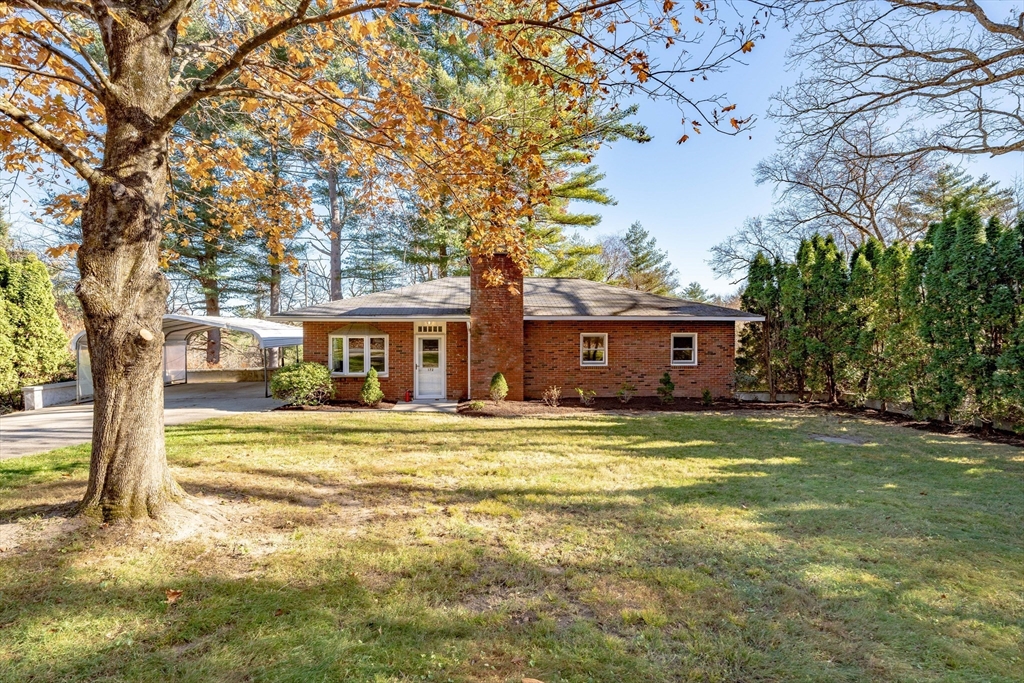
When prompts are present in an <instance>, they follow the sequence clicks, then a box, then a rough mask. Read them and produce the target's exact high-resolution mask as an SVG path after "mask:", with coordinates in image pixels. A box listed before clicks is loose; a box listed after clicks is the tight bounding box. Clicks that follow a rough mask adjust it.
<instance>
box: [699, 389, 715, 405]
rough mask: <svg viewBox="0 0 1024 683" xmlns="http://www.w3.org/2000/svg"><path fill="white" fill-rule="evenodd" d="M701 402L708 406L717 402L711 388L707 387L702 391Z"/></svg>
mask: <svg viewBox="0 0 1024 683" xmlns="http://www.w3.org/2000/svg"><path fill="white" fill-rule="evenodd" d="M700 402H701V403H703V404H704V405H706V406H709V405H711V404H713V403H714V402H715V398H714V397H713V396H712V395H711V390H710V389H705V390H704V391H702V392H700Z"/></svg>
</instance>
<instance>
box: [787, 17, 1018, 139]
mask: <svg viewBox="0 0 1024 683" xmlns="http://www.w3.org/2000/svg"><path fill="white" fill-rule="evenodd" d="M775 6H776V7H777V8H779V9H782V10H784V11H785V12H786V14H787V15H788V19H790V20H791V21H795V22H796V23H797V24H798V25H799V27H800V30H799V33H798V35H797V36H796V39H795V40H794V41H793V47H792V48H791V50H790V54H789V57H790V62H791V65H792V66H794V67H795V68H799V69H800V70H801V71H802V72H803V73H802V75H801V77H800V79H799V80H798V81H797V83H796V84H795V85H794V86H792V87H790V88H786V89H784V90H782V91H781V92H780V93H779V94H778V95H777V96H776V101H777V106H776V108H775V109H774V111H773V114H774V115H775V116H776V117H778V118H780V119H782V120H783V122H784V125H785V127H786V128H787V129H788V131H789V135H790V137H791V139H793V140H801V139H803V140H806V139H809V138H825V139H831V138H832V137H833V136H834V135H835V134H836V133H837V131H841V130H843V129H844V128H845V127H847V126H848V125H849V124H850V123H851V122H854V121H856V120H857V119H859V118H861V117H863V116H865V115H869V116H872V117H880V118H881V119H882V120H885V121H887V122H889V123H890V124H891V125H892V126H893V130H894V131H895V130H898V131H899V132H900V133H901V137H900V139H901V141H902V142H903V143H904V144H902V145H901V146H899V147H894V148H893V149H892V150H890V151H889V154H891V155H896V154H909V155H919V154H921V153H922V152H929V151H935V152H948V153H953V154H993V155H996V154H1007V153H1009V152H1020V151H1024V113H1022V112H1024V107H1022V99H1021V98H1022V97H1024V12H1022V11H1021V9H1022V8H1021V6H1020V5H1019V4H1018V3H1001V2H996V3H986V6H985V7H983V6H982V4H981V3H979V2H977V1H976V0H887V1H885V2H864V1H863V0H811V1H809V2H808V1H807V0H780V2H778V3H776V5H775Z"/></svg>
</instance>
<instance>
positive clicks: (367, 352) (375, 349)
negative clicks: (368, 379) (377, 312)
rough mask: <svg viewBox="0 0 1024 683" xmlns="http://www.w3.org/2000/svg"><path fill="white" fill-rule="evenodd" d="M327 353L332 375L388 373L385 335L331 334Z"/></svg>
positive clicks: (386, 339)
mask: <svg viewBox="0 0 1024 683" xmlns="http://www.w3.org/2000/svg"><path fill="white" fill-rule="evenodd" d="M329 355H330V358H329V365H330V368H331V374H334V375H365V374H366V373H367V372H369V370H370V368H373V369H374V370H376V371H377V374H378V375H387V374H388V338H387V335H331V337H330V354H329Z"/></svg>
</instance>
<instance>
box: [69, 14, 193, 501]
mask: <svg viewBox="0 0 1024 683" xmlns="http://www.w3.org/2000/svg"><path fill="white" fill-rule="evenodd" d="M120 17H121V18H120V19H119V21H116V22H115V21H110V22H109V23H108V24H107V25H106V26H105V27H104V29H105V30H104V36H103V38H104V41H105V42H106V43H107V53H108V55H110V61H111V64H110V69H111V80H112V82H113V83H114V85H115V87H117V88H119V90H120V92H121V93H122V98H121V99H120V103H117V102H108V103H107V104H106V106H107V110H106V115H107V130H106V140H105V154H104V159H103V168H104V170H105V171H106V176H105V177H104V179H102V180H100V181H96V182H93V183H91V184H90V187H89V197H88V199H87V201H86V203H85V206H84V207H83V212H82V238H83V239H82V245H81V248H80V249H79V251H78V267H79V270H80V271H81V275H82V279H81V282H80V283H79V285H78V290H77V293H78V298H79V299H80V300H81V302H82V308H83V310H84V312H85V328H86V331H87V333H88V335H89V352H90V355H91V359H92V371H93V384H94V387H95V396H94V417H93V438H92V460H91V463H90V469H89V484H88V488H87V490H86V494H85V498H84V499H83V501H82V506H81V509H82V511H83V512H86V513H94V514H96V513H98V514H99V515H101V516H102V518H103V519H105V520H107V521H115V520H120V519H134V518H140V517H158V516H160V514H161V512H162V511H164V510H165V509H166V507H167V506H168V504H170V503H173V502H175V501H178V500H180V499H181V498H183V497H184V495H185V494H184V492H183V491H182V490H181V488H180V487H179V486H178V485H177V484H176V483H175V482H174V480H173V478H172V477H171V474H170V470H169V469H168V467H167V458H166V454H165V451H164V420H163V394H164V387H163V341H164V337H163V333H162V331H161V329H162V320H163V313H164V309H165V306H166V301H167V294H168V292H169V287H168V284H167V280H166V279H165V278H164V276H163V274H162V273H161V272H160V263H159V256H160V238H161V236H162V234H163V226H162V221H161V218H162V213H163V209H164V202H165V200H166V197H167V190H168V187H167V185H168V172H167V157H166V139H165V138H163V137H162V136H154V137H155V138H156V139H147V135H146V134H147V133H148V132H150V130H151V128H150V127H151V126H152V125H153V122H154V121H155V120H156V119H158V118H159V117H160V116H162V115H163V113H164V112H165V111H167V109H168V108H169V103H170V99H171V98H170V95H171V93H170V88H169V85H168V84H167V81H168V79H167V73H168V71H169V64H170V51H171V49H172V48H173V43H174V34H173V28H170V29H168V31H167V34H166V35H159V34H156V33H154V32H153V31H152V30H151V28H150V27H148V26H146V25H144V24H142V23H140V22H139V21H137V20H135V19H134V18H133V16H132V15H131V14H130V13H123V14H120Z"/></svg>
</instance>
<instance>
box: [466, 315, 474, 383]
mask: <svg viewBox="0 0 1024 683" xmlns="http://www.w3.org/2000/svg"><path fill="white" fill-rule="evenodd" d="M469 325H470V322H469V321H468V320H467V321H466V400H467V401H471V400H473V335H471V334H470V333H469Z"/></svg>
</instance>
